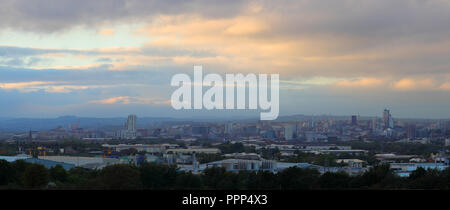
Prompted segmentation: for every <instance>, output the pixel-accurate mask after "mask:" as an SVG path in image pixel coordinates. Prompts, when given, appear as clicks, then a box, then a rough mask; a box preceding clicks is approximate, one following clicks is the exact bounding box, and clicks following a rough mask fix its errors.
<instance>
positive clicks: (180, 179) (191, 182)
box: [175, 172, 203, 189]
mask: <svg viewBox="0 0 450 210" xmlns="http://www.w3.org/2000/svg"><path fill="white" fill-rule="evenodd" d="M175 186H176V189H201V188H202V186H203V184H202V180H201V178H200V176H198V175H195V174H192V173H191V172H181V173H179V174H178V176H177V178H176V185H175Z"/></svg>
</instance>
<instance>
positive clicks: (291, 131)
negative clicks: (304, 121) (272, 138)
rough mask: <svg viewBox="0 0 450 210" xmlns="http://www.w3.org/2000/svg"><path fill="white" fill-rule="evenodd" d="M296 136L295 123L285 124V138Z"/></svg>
mask: <svg viewBox="0 0 450 210" xmlns="http://www.w3.org/2000/svg"><path fill="white" fill-rule="evenodd" d="M294 137H295V125H286V126H284V139H286V140H292V139H293V138H294Z"/></svg>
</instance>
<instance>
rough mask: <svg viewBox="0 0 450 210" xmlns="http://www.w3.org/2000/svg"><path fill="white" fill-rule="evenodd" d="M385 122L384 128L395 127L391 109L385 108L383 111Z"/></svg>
mask: <svg viewBox="0 0 450 210" xmlns="http://www.w3.org/2000/svg"><path fill="white" fill-rule="evenodd" d="M383 124H384V128H385V129H387V128H394V120H393V119H392V116H391V113H390V111H389V109H384V111H383Z"/></svg>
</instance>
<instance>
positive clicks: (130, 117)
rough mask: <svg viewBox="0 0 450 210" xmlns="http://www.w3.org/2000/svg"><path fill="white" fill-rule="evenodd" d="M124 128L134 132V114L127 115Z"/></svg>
mask: <svg viewBox="0 0 450 210" xmlns="http://www.w3.org/2000/svg"><path fill="white" fill-rule="evenodd" d="M126 129H127V131H130V132H136V115H134V114H132V115H128V120H127V123H126Z"/></svg>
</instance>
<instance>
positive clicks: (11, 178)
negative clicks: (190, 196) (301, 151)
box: [0, 160, 450, 190]
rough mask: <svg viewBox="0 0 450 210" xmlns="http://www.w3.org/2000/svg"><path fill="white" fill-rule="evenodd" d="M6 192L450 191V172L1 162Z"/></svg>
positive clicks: (2, 185) (0, 179)
mask: <svg viewBox="0 0 450 210" xmlns="http://www.w3.org/2000/svg"><path fill="white" fill-rule="evenodd" d="M0 188H1V189H152V190H173V189H227V190H228V189H230V190H232V189H237V190H246V189H249V190H251V189H268V190H283V189H296V190H308V189H309V190H312V189H450V169H446V170H443V171H438V170H424V169H423V168H419V169H417V170H416V171H414V172H413V173H412V174H411V176H410V177H408V178H402V177H398V176H396V175H395V174H394V172H393V171H392V170H391V169H390V168H389V165H378V166H375V167H373V168H371V169H369V170H368V171H367V172H365V173H364V174H361V175H358V176H349V175H348V174H346V173H331V172H327V173H324V174H322V175H321V174H320V173H319V172H318V171H317V170H314V169H302V168H297V167H292V168H288V169H285V170H283V171H281V172H279V173H276V174H275V173H272V172H268V171H258V172H255V171H240V172H239V173H232V172H227V171H226V170H225V169H224V168H208V169H205V170H204V171H203V172H202V173H200V174H192V173H191V172H182V171H178V170H177V169H176V168H175V167H172V166H167V165H159V164H153V163H144V164H141V165H140V166H132V165H111V166H107V167H105V168H103V169H101V170H87V169H83V168H72V169H70V170H68V171H66V170H64V168H62V167H61V166H59V165H58V166H56V167H53V168H50V169H47V168H45V167H44V166H42V165H39V164H32V163H27V162H25V161H22V160H18V161H15V162H12V163H9V162H7V161H4V160H0Z"/></svg>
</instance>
